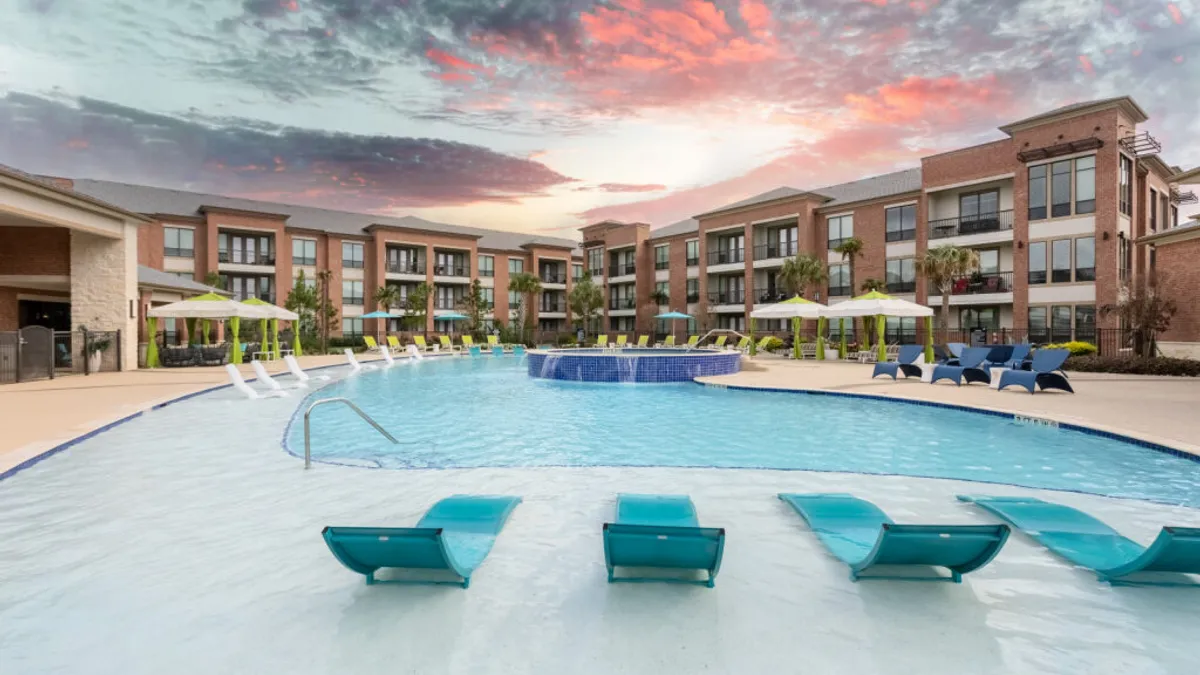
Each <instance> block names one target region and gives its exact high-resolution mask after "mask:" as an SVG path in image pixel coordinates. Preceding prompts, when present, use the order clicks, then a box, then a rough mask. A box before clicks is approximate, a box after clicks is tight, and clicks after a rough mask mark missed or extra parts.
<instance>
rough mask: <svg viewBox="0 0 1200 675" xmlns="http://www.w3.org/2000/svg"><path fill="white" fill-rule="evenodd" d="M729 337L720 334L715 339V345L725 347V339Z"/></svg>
mask: <svg viewBox="0 0 1200 675" xmlns="http://www.w3.org/2000/svg"><path fill="white" fill-rule="evenodd" d="M726 339H728V337H727V336H725V335H718V336H717V339H716V340H713V346H714V347H716V348H717V349H724V348H725V340H726Z"/></svg>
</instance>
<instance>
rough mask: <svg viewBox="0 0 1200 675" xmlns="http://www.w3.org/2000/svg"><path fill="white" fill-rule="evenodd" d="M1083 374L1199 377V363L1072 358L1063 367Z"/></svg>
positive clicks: (1163, 360)
mask: <svg viewBox="0 0 1200 675" xmlns="http://www.w3.org/2000/svg"><path fill="white" fill-rule="evenodd" d="M1064 368H1066V369H1067V370H1075V371H1079V372H1083V373H1121V374H1125V375H1174V376H1177V377H1200V361H1193V360H1191V359H1172V358H1167V357H1164V356H1156V357H1153V358H1145V357H1139V358H1123V357H1113V356H1072V357H1071V358H1069V359H1067V363H1066V365H1065V366H1064Z"/></svg>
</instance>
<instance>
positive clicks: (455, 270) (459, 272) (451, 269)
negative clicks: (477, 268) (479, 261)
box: [433, 265, 471, 277]
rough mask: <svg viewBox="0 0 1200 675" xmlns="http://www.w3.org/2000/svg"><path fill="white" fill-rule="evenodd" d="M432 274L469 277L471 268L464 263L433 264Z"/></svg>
mask: <svg viewBox="0 0 1200 675" xmlns="http://www.w3.org/2000/svg"><path fill="white" fill-rule="evenodd" d="M433 274H434V275H435V276H439V277H469V276H471V269H470V268H469V267H467V266H466V265H434V266H433Z"/></svg>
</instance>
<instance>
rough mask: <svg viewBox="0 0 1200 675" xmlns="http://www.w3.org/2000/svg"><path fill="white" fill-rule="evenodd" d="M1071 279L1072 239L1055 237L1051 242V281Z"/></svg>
mask: <svg viewBox="0 0 1200 675" xmlns="http://www.w3.org/2000/svg"><path fill="white" fill-rule="evenodd" d="M1070 280H1071V240H1070V239H1055V240H1054V241H1052V242H1050V281H1051V282H1053V283H1056V284H1057V283H1062V282H1064V281H1070Z"/></svg>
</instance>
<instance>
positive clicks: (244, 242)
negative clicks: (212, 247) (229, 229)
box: [217, 232, 275, 265]
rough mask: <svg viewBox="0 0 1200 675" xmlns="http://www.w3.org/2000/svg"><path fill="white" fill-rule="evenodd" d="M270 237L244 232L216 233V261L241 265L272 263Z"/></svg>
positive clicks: (273, 262) (273, 261) (273, 257)
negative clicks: (245, 233)
mask: <svg viewBox="0 0 1200 675" xmlns="http://www.w3.org/2000/svg"><path fill="white" fill-rule="evenodd" d="M271 242H272V238H271V237H268V236H261V237H259V236H249V235H244V234H229V233H226V232H221V233H218V234H217V262H223V263H234V264H241V265H274V264H275V256H274V254H273V252H272V251H271Z"/></svg>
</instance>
